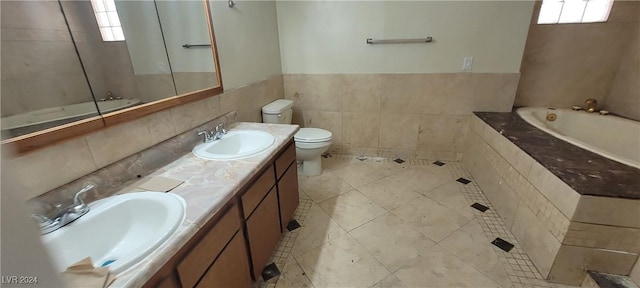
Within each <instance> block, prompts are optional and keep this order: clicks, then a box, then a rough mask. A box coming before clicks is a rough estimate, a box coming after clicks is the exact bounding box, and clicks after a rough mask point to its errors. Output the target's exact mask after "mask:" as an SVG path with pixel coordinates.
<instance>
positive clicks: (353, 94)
mask: <svg viewBox="0 0 640 288" xmlns="http://www.w3.org/2000/svg"><path fill="white" fill-rule="evenodd" d="M283 77H284V89H285V98H287V99H292V100H293V101H294V107H293V111H294V116H293V122H294V123H295V124H299V125H301V126H302V127H317V128H323V129H327V130H329V131H331V133H333V142H332V147H331V148H330V150H329V152H331V153H336V154H349V155H368V156H382V157H400V158H406V159H440V160H460V159H461V156H462V151H463V146H464V141H465V136H466V131H467V126H468V121H469V117H470V115H471V112H473V111H493V112H507V111H511V108H512V105H513V99H514V97H515V91H516V87H517V85H518V79H519V74H518V73H425V74H285V75H284V76H283Z"/></svg>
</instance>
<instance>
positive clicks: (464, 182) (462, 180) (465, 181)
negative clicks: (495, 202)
mask: <svg viewBox="0 0 640 288" xmlns="http://www.w3.org/2000/svg"><path fill="white" fill-rule="evenodd" d="M456 181H458V182H460V183H462V184H464V185H467V184H469V183H471V180H469V179H466V178H462V177H460V178H458V179H456Z"/></svg>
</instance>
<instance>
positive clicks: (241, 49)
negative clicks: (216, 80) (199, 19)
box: [210, 1, 282, 90]
mask: <svg viewBox="0 0 640 288" xmlns="http://www.w3.org/2000/svg"><path fill="white" fill-rule="evenodd" d="M210 3H211V9H212V10H213V11H212V13H213V25H214V27H215V35H216V40H217V43H218V53H220V70H222V83H224V88H225V89H226V90H228V89H234V88H237V87H240V86H242V85H246V84H247V83H252V82H256V81H259V80H262V79H265V78H268V77H271V76H274V75H280V74H281V73H282V68H281V64H280V44H279V43H278V18H277V15H276V3H275V1H236V5H235V6H234V7H233V8H229V6H228V4H227V1H211V2H210Z"/></svg>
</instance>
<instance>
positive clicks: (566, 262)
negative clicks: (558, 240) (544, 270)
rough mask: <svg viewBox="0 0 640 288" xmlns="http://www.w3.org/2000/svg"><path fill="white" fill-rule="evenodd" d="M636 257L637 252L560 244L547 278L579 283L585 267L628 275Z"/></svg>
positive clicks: (557, 281)
mask: <svg viewBox="0 0 640 288" xmlns="http://www.w3.org/2000/svg"><path fill="white" fill-rule="evenodd" d="M637 258H638V254H635V253H627V252H620V251H613V250H606V249H597V248H585V247H576V246H569V245H562V247H560V251H559V252H558V257H557V258H556V260H555V262H554V263H553V268H552V269H551V273H550V274H549V280H550V281H552V282H556V283H562V284H566V285H580V284H581V283H582V281H583V280H584V278H585V276H587V269H588V270H593V271H598V272H603V273H611V274H618V275H629V272H630V271H631V268H632V267H633V264H634V263H635V262H636V259H637ZM584 267H586V269H585V268H584Z"/></svg>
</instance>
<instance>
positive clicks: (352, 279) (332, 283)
mask: <svg viewBox="0 0 640 288" xmlns="http://www.w3.org/2000/svg"><path fill="white" fill-rule="evenodd" d="M296 260H298V263H300V266H301V267H302V269H303V270H304V272H305V273H306V274H307V276H308V277H309V279H311V283H313V285H314V286H315V287H317V288H320V287H369V286H372V285H374V284H376V283H378V282H379V281H380V280H382V279H384V278H385V277H387V276H388V275H389V274H390V273H389V271H387V269H385V268H384V266H382V265H381V264H380V263H379V262H378V261H377V260H376V259H375V258H374V257H373V256H371V254H369V253H368V252H367V251H366V250H365V249H364V248H362V247H361V246H360V245H359V244H358V243H357V242H356V241H355V240H353V239H352V238H351V237H350V236H349V235H345V236H342V237H340V238H337V239H334V240H331V241H329V242H327V243H325V244H324V245H322V246H321V247H318V248H316V249H313V250H311V251H309V252H307V253H305V254H303V255H301V256H299V257H296Z"/></svg>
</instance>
